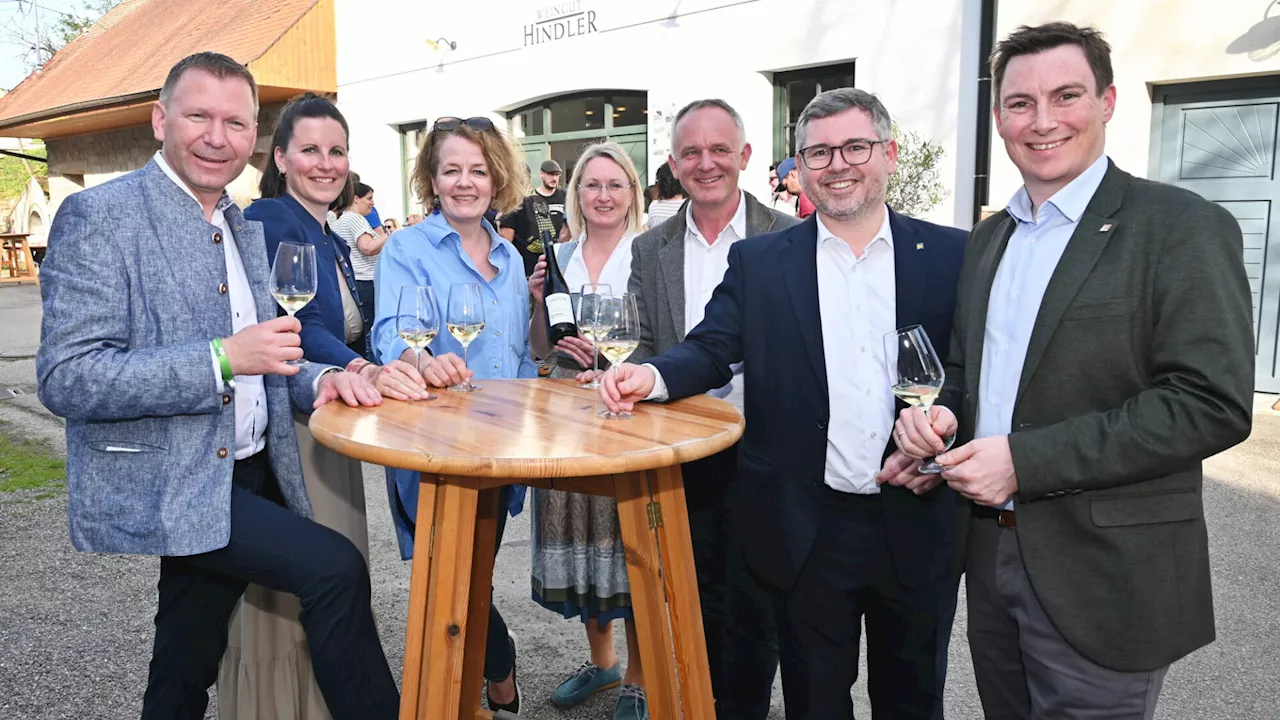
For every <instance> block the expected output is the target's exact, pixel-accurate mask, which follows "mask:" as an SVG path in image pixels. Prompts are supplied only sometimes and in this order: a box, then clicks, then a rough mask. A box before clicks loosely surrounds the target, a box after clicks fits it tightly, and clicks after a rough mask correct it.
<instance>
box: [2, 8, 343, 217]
mask: <svg viewBox="0 0 1280 720" xmlns="http://www.w3.org/2000/svg"><path fill="white" fill-rule="evenodd" d="M334 32H335V31H334V10H333V0H278V1H277V2H274V3H258V2H249V1H247V0H222V1H221V2H218V3H194V2H189V1H188V0H124V2H122V3H120V4H119V5H117V6H116V7H115V8H113V9H112V10H111V11H110V12H108V13H107V14H106V15H104V16H103V17H102V19H101V20H99V21H98V22H97V23H96V24H95V25H94V26H93V28H92V29H90V30H89V31H88V32H87V33H85V34H84V35H82V36H80V37H79V38H77V39H76V40H74V41H72V42H71V43H69V44H68V45H67V46H66V47H65V48H63V49H62V50H61V51H60V52H59V53H58V54H57V55H55V56H54V57H53V59H52V60H50V61H49V62H48V63H47V64H46V65H45V67H44V68H43V69H42V70H40V71H38V72H35V73H33V74H32V75H31V76H29V77H28V78H27V79H26V80H24V81H23V82H22V83H21V84H19V85H18V86H17V87H16V88H14V89H13V91H11V92H10V93H8V94H7V95H5V96H4V97H0V136H7V137H25V138H43V139H44V141H45V146H46V148H47V150H48V159H49V205H50V206H51V207H52V209H53V210H54V212H56V210H57V207H58V206H59V205H60V204H61V202H62V200H63V199H64V198H66V197H67V196H68V195H70V194H71V193H74V192H76V191H77V190H81V189H84V188H86V187H92V186H94V185H100V184H102V183H104V182H106V181H108V180H110V179H112V178H114V177H118V176H120V175H123V174H124V173H127V172H130V171H133V170H137V169H138V168H141V167H142V166H143V165H145V164H146V163H147V161H148V160H149V159H150V158H151V156H152V155H154V154H155V152H156V150H157V149H159V143H158V142H156V140H155V137H154V136H153V134H152V130H151V125H150V122H151V107H152V104H153V103H154V102H155V100H156V98H157V97H158V96H159V93H160V86H161V85H162V84H163V83H164V79H165V76H166V75H167V74H168V71H169V68H170V67H172V66H173V64H174V63H176V62H177V61H178V60H180V59H182V58H183V57H185V56H187V55H190V54H191V53H195V52H200V51H203V50H212V51H215V52H221V53H224V54H226V55H229V56H231V57H233V58H235V59H236V60H238V61H240V62H243V63H245V64H246V65H247V66H248V67H249V70H250V71H252V72H253V75H254V77H255V79H256V80H257V82H258V85H259V89H258V93H259V99H260V103H261V105H262V110H261V111H260V113H259V116H258V142H257V145H256V146H255V148H254V156H253V159H252V161H251V163H250V167H248V168H246V170H245V172H244V173H243V174H242V175H241V176H240V178H238V179H237V180H236V181H235V183H233V185H232V187H231V188H230V191H231V193H232V195H233V197H235V199H236V200H237V201H239V202H241V203H247V202H248V201H249V200H250V199H251V198H252V197H253V196H254V195H255V193H256V188H257V184H258V178H259V177H260V172H259V170H258V168H259V167H261V165H262V163H263V162H264V161H265V160H266V155H265V153H266V151H267V149H268V148H269V147H270V141H271V138H270V134H271V131H272V129H273V127H274V124H275V119H276V118H277V117H278V116H279V112H280V108H281V106H282V105H283V104H284V102H286V101H287V100H288V99H289V98H290V97H293V96H294V95H297V94H299V93H302V92H305V91H308V90H310V91H314V92H320V93H333V92H335V91H336V89H337V79H336V72H335V62H334Z"/></svg>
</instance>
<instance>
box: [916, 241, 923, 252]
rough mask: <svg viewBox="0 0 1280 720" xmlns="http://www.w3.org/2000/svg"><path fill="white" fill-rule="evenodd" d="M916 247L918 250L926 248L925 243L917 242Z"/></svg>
mask: <svg viewBox="0 0 1280 720" xmlns="http://www.w3.org/2000/svg"><path fill="white" fill-rule="evenodd" d="M916 249H917V250H923V249H924V243H916Z"/></svg>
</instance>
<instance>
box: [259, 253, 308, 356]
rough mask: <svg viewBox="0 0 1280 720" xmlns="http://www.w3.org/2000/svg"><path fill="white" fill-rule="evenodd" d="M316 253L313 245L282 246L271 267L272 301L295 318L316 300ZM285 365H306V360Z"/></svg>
mask: <svg viewBox="0 0 1280 720" xmlns="http://www.w3.org/2000/svg"><path fill="white" fill-rule="evenodd" d="M317 282H318V278H317V277H316V249H315V247H314V246H312V245H304V244H302V243H291V242H282V243H280V245H279V246H278V247H276V257H275V260H274V261H273V262H272V265H271V297H273V298H275V299H276V303H277V304H278V305H280V307H282V308H284V311H285V312H286V313H288V314H289V317H293V316H294V314H295V313H297V312H298V311H299V310H301V309H302V308H304V307H306V305H307V303H309V302H311V300H312V299H313V298H315V296H316V288H317ZM285 364H286V365H295V366H296V365H306V364H307V360H306V358H301V359H298V360H287V361H285Z"/></svg>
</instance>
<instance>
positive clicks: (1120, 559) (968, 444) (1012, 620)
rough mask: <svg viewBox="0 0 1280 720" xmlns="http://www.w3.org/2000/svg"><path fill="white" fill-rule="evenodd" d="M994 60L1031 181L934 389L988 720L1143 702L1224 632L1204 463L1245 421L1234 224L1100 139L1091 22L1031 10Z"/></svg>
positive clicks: (1128, 707) (1249, 338)
mask: <svg viewBox="0 0 1280 720" xmlns="http://www.w3.org/2000/svg"><path fill="white" fill-rule="evenodd" d="M991 64H992V74H993V78H994V80H995V94H996V98H997V101H998V102H997V105H996V108H995V122H996V126H997V127H998V128H999V131H1000V136H1001V137H1002V138H1004V141H1005V147H1006V149H1007V150H1008V153H1009V157H1010V159H1011V160H1013V162H1014V164H1015V165H1016V166H1017V167H1018V169H1019V171H1020V172H1021V174H1022V178H1023V181H1024V183H1025V184H1024V187H1023V188H1022V189H1021V190H1019V191H1018V193H1017V194H1015V195H1014V197H1013V199H1012V200H1011V201H1010V203H1009V206H1008V208H1007V209H1006V210H1005V211H1002V212H1000V213H997V214H996V215H994V216H992V217H991V218H988V219H987V220H985V221H984V222H982V223H981V224H980V225H978V226H977V227H976V228H974V230H973V233H972V235H971V237H970V240H969V245H968V250H967V252H966V257H965V262H964V270H963V273H962V274H961V277H960V289H959V294H958V299H957V309H956V316H955V321H954V323H953V326H952V327H953V333H952V342H951V351H950V355H949V357H948V360H947V367H946V376H947V384H946V388H945V390H944V392H943V396H942V398H941V399H940V403H941V404H943V405H945V406H947V407H949V408H952V409H954V410H956V411H957V413H958V414H959V424H958V430H959V438H958V440H959V442H960V443H961V444H960V446H959V447H957V448H955V449H953V450H951V451H950V452H946V453H945V454H942V455H940V456H938V462H939V463H941V464H942V465H944V466H946V467H947V468H948V469H947V470H946V471H945V472H944V473H943V477H944V478H945V479H946V481H947V483H948V484H949V485H951V487H953V488H955V489H956V490H957V491H959V492H960V493H961V494H962V495H963V496H964V497H966V498H968V499H970V500H971V501H972V504H971V505H970V507H969V509H968V510H969V513H970V514H971V520H970V521H969V522H968V523H967V525H968V549H967V566H966V574H967V578H968V582H967V587H968V600H969V618H968V627H969V646H970V649H971V651H972V654H973V664H974V674H975V676H976V678H977V682H978V692H979V694H980V695H981V698H982V705H983V709H984V710H985V712H986V717H987V718H1063V719H1064V720H1086V719H1088V720H1094V719H1098V718H1108V719H1109V720H1129V719H1132V720H1139V719H1142V720H1147V719H1149V718H1151V717H1152V716H1153V715H1154V713H1155V706H1156V700H1157V698H1158V697H1159V694H1160V689H1161V685H1162V683H1163V680H1164V676H1165V672H1166V670H1167V669H1168V667H1169V665H1170V663H1172V662H1174V661H1175V660H1177V659H1179V658H1181V657H1183V656H1184V655H1186V654H1188V653H1190V652H1191V651H1193V650H1195V649H1196V648H1198V647H1201V646H1202V645H1205V644H1206V643H1209V642H1211V641H1212V640H1213V636H1214V627H1213V600H1212V596H1211V593H1210V583H1209V557H1208V552H1209V548H1208V542H1207V538H1206V531H1205V521H1204V508H1203V505H1202V490H1203V488H1202V485H1203V474H1202V469H1201V461H1202V460H1203V459H1204V458H1206V457H1209V456H1211V455H1213V454H1215V453H1218V452H1221V451H1222V450H1225V449H1227V448H1229V447H1231V446H1232V445H1235V444H1237V443H1239V442H1241V441H1243V440H1244V439H1245V438H1246V437H1248V435H1249V430H1250V426H1251V421H1252V410H1251V409H1252V397H1251V394H1252V391H1253V366H1254V348H1253V327H1252V310H1251V302H1250V288H1249V282H1248V280H1247V278H1246V275H1245V270H1244V265H1243V260H1242V247H1243V245H1242V241H1241V233H1240V228H1239V226H1238V225H1237V223H1236V221H1235V220H1234V219H1233V218H1232V216H1231V215H1230V214H1228V213H1227V212H1226V211H1225V210H1224V209H1222V208H1221V207H1218V206H1217V205H1215V204H1213V203H1211V202H1208V201H1207V200H1205V199H1203V198H1201V197H1200V196H1198V195H1194V194H1192V193H1189V192H1186V191H1183V190H1179V189H1177V188H1173V187H1169V186H1167V185H1162V184H1160V183H1155V182H1149V181H1147V180H1142V179H1139V178H1135V177H1133V176H1131V175H1129V174H1128V173H1126V172H1124V171H1122V170H1120V169H1119V168H1117V167H1116V166H1115V165H1114V164H1113V163H1111V162H1110V160H1109V159H1108V158H1107V157H1106V155H1105V154H1104V152H1103V148H1104V144H1105V143H1104V140H1105V126H1106V122H1107V121H1108V120H1109V119H1110V118H1111V114H1112V112H1113V109H1114V107H1115V98H1116V88H1115V86H1114V85H1113V84H1112V77H1113V76H1112V70H1111V60H1110V47H1109V46H1108V45H1107V43H1106V41H1105V40H1104V39H1103V38H1102V36H1101V34H1100V33H1098V32H1097V31H1096V30H1094V29H1092V28H1083V29H1082V28H1078V27H1076V26H1074V25H1070V24H1068V23H1051V24H1048V25H1043V26H1040V27H1035V28H1028V27H1022V28H1019V29H1018V30H1017V31H1015V32H1014V33H1013V34H1012V35H1010V36H1009V37H1008V38H1006V39H1005V40H1003V41H1002V42H1001V43H999V44H998V45H997V47H996V49H995V52H994V53H993V54H992V63H991ZM956 429H957V423H956V420H955V415H953V414H952V413H951V412H950V411H948V410H946V409H945V408H944V409H940V410H939V411H937V413H936V416H935V418H934V422H933V425H932V426H930V424H929V423H928V422H927V421H925V420H924V419H923V414H922V413H920V412H919V411H915V412H912V411H910V410H908V411H904V412H903V413H902V415H901V417H900V419H899V421H898V424H897V429H896V431H895V432H897V433H899V442H900V444H901V445H902V447H903V448H904V450H907V451H908V452H912V453H913V454H915V455H916V456H924V455H931V454H933V452H935V451H939V450H942V449H943V447H944V446H943V443H942V441H941V440H939V439H938V438H939V435H942V436H945V435H947V434H949V433H951V432H955V431H956ZM962 527H963V526H962Z"/></svg>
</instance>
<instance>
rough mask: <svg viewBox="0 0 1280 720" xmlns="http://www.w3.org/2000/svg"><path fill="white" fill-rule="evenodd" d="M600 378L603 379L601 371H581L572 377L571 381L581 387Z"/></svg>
mask: <svg viewBox="0 0 1280 720" xmlns="http://www.w3.org/2000/svg"><path fill="white" fill-rule="evenodd" d="M600 377H604V371H603V370H583V371H582V372H580V373H578V374H577V375H574V376H573V379H574V380H577V381H578V382H579V383H581V384H583V385H586V384H587V383H589V382H593V381H594V380H595V379H596V378H600Z"/></svg>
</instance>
